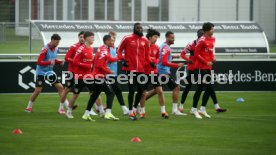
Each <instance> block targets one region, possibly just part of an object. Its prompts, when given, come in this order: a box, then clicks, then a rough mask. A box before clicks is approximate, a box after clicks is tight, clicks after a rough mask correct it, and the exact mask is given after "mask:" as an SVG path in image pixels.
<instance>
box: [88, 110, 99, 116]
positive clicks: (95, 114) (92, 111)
mask: <svg viewBox="0 0 276 155" xmlns="http://www.w3.org/2000/svg"><path fill="white" fill-rule="evenodd" d="M89 114H90V115H92V116H97V115H98V114H97V113H95V111H94V110H93V109H91V110H90V112H89Z"/></svg>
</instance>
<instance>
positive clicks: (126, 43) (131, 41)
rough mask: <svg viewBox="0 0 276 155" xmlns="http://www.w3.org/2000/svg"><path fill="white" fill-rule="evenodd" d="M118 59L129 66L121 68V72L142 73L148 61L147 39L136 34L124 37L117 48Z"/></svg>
mask: <svg viewBox="0 0 276 155" xmlns="http://www.w3.org/2000/svg"><path fill="white" fill-rule="evenodd" d="M123 51H124V53H125V55H124V57H123V56H122V53H123ZM118 57H119V59H125V60H126V61H127V62H128V65H129V66H128V67H123V70H126V71H133V72H141V73H143V72H144V68H145V63H146V61H147V60H148V61H150V60H149V42H148V39H147V38H146V37H139V36H137V35H136V34H131V35H127V36H125V37H124V38H123V40H122V41H121V43H120V45H119V47H118Z"/></svg>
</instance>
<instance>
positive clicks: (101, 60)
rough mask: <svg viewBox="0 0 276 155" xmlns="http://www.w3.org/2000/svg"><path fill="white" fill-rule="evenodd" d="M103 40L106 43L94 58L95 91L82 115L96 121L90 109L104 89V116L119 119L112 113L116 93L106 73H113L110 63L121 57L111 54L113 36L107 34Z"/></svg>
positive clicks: (85, 118)
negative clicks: (90, 113) (91, 115)
mask: <svg viewBox="0 0 276 155" xmlns="http://www.w3.org/2000/svg"><path fill="white" fill-rule="evenodd" d="M103 42H104V45H102V46H100V47H99V48H98V51H97V53H96V55H95V58H94V67H93V77H94V83H93V88H92V90H93V93H92V94H91V95H90V99H89V101H88V104H87V107H86V111H85V113H84V115H83V116H82V118H83V119H84V120H89V121H94V120H93V119H92V118H91V117H90V115H89V111H90V109H91V108H92V106H93V104H94V102H95V101H96V99H97V98H98V97H99V95H100V94H101V92H102V91H104V92H105V94H106V105H107V106H106V113H105V115H104V118H105V119H110V120H119V118H117V117H115V116H114V115H113V114H112V113H111V108H112V102H113V99H114V93H113V91H112V88H111V85H110V84H108V82H107V80H106V75H107V74H112V72H111V71H110V69H109V68H108V63H110V62H115V61H118V60H119V59H118V58H117V57H116V58H113V57H111V55H110V51H109V50H110V47H112V46H113V44H114V39H113V37H111V35H105V36H104V37H103Z"/></svg>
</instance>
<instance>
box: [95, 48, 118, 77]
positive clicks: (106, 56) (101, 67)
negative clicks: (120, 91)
mask: <svg viewBox="0 0 276 155" xmlns="http://www.w3.org/2000/svg"><path fill="white" fill-rule="evenodd" d="M118 60H119V59H118V57H115V58H113V57H112V56H111V55H110V48H109V47H108V46H106V45H102V46H100V47H99V48H98V51H97V53H96V55H95V57H94V67H93V76H94V77H95V78H104V77H105V76H106V74H111V73H112V72H111V71H110V69H109V68H108V63H111V62H115V61H118Z"/></svg>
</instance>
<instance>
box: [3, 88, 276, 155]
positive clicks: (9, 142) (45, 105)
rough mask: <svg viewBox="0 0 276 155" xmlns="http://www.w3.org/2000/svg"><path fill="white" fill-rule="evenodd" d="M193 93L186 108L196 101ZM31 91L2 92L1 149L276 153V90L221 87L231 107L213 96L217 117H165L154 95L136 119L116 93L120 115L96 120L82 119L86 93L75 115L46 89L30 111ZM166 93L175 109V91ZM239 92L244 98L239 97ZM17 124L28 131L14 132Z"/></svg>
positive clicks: (222, 154)
mask: <svg viewBox="0 0 276 155" xmlns="http://www.w3.org/2000/svg"><path fill="white" fill-rule="evenodd" d="M192 95H193V93H190V94H189V96H188V101H187V104H186V105H185V112H188V111H189V109H190V107H191V101H192ZM29 96H30V95H29V94H24V95H19V94H14V95H4V94H2V95H0V104H1V108H0V154H5V155H6V154H13V155H15V154H28V155H37V154H42V155H46V154H60V155H62V154H65V155H68V154H119V155H121V154H127V155H130V154H139V155H141V154H158V155H159V154H166V155H171V154H187V155H188V154H191V155H193V154H202V155H203V154H204V155H205V154H211V155H238V154H242V155H244V154H248V155H254V154H256V155H257V154H262V155H263V154H276V148H275V146H276V113H275V112H276V92H265V93H264V92H255V93H253V92H250V93H243V92H240V93H218V98H219V101H220V102H221V106H222V107H223V108H227V109H228V111H227V112H226V113H220V114H218V113H215V111H214V109H213V104H212V102H211V101H209V103H208V107H207V110H208V112H209V114H210V115H211V116H212V118H211V119H206V118H205V119H202V120H197V119H195V118H194V117H193V116H192V115H188V116H181V117H175V116H172V115H170V118H169V119H168V120H164V119H162V118H161V117H160V113H159V106H158V102H157V98H156V97H153V98H152V99H150V100H149V101H148V102H147V106H146V112H147V113H146V118H145V119H140V120H138V121H131V120H129V119H128V117H126V116H123V115H122V111H121V109H120V107H119V104H118V102H117V99H116V98H115V100H114V103H113V114H114V115H115V116H118V117H119V118H120V121H108V120H104V119H103V118H99V117H94V118H95V119H96V122H86V121H83V120H82V119H81V116H82V114H83V112H84V109H85V107H86V103H87V100H88V94H87V93H83V94H81V96H80V98H79V99H78V100H77V103H78V104H79V107H78V108H77V109H76V110H75V111H74V116H75V118H74V119H70V120H69V119H67V118H66V117H65V116H62V115H59V114H57V108H58V103H59V101H58V95H56V94H41V95H40V96H39V97H38V99H37V101H36V102H35V103H34V106H33V108H34V110H33V112H32V113H26V112H25V111H24V108H25V107H26V105H27V102H28V98H29ZM103 96H104V95H103ZM124 97H125V99H126V98H127V96H126V94H125V95H124ZM165 97H166V109H167V111H168V112H169V113H171V108H172V104H171V94H165ZM238 97H243V98H244V99H245V102H244V103H237V102H236V98H238ZM15 128H20V129H21V130H22V131H23V134H20V135H13V134H12V130H13V129H15ZM132 137H140V139H141V140H142V142H140V143H132V142H130V140H131V138H132Z"/></svg>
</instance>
